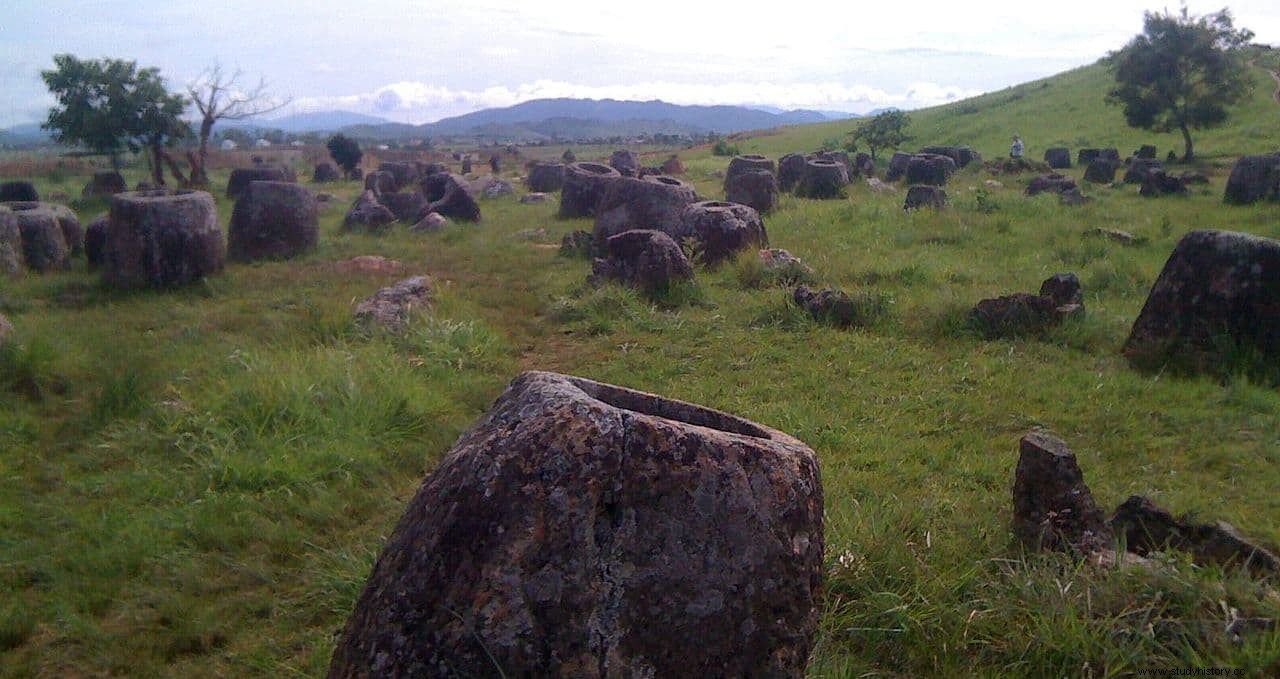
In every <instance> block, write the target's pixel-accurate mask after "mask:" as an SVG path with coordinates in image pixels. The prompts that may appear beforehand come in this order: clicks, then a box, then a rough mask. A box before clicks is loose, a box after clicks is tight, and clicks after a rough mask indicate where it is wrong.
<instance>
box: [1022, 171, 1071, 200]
mask: <svg viewBox="0 0 1280 679" xmlns="http://www.w3.org/2000/svg"><path fill="white" fill-rule="evenodd" d="M1079 189H1080V187H1078V186H1076V180H1074V179H1072V178H1071V177H1068V176H1066V175H1064V174H1058V173H1056V172H1052V173H1049V174H1042V175H1039V176H1037V177H1034V178H1033V179H1032V180H1031V181H1030V182H1028V183H1027V190H1026V195H1028V196H1036V195H1039V194H1041V193H1057V194H1063V193H1066V192H1068V191H1078V190H1079Z"/></svg>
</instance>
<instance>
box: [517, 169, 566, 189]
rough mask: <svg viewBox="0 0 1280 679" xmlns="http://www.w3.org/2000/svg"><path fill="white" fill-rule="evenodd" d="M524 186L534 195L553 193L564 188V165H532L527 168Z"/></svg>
mask: <svg viewBox="0 0 1280 679" xmlns="http://www.w3.org/2000/svg"><path fill="white" fill-rule="evenodd" d="M525 185H526V186H528V187H529V190H530V191H533V192H535V193H555V192H556V191H559V190H560V187H562V186H564V165H563V164H561V163H534V164H533V166H531V167H530V168H529V176H528V177H527V178H526V179H525Z"/></svg>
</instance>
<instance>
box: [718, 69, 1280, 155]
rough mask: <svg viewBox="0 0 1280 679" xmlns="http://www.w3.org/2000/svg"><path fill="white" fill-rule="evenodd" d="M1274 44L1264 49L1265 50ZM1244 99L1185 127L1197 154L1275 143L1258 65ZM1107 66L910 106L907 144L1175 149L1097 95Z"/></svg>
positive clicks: (802, 135)
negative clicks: (1017, 141) (1200, 124)
mask: <svg viewBox="0 0 1280 679" xmlns="http://www.w3.org/2000/svg"><path fill="white" fill-rule="evenodd" d="M1273 55H1274V50H1273V51H1272V53H1271V55H1268V56H1273ZM1253 70H1254V81H1255V82H1256V86H1255V87H1254V90H1253V94H1252V96H1251V97H1250V98H1249V99H1248V101H1246V102H1244V103H1243V104H1241V105H1239V106H1237V107H1236V108H1235V109H1233V110H1232V111H1231V117H1230V119H1229V120H1228V121H1227V124H1226V125H1225V126H1224V127H1221V128H1218V129H1214V130H1199V131H1193V132H1192V138H1193V139H1194V141H1195V144H1196V154H1197V155H1199V156H1202V157H1204V158H1209V159H1212V158H1221V157H1234V156H1239V155H1242V154H1247V153H1255V152H1258V151H1263V150H1265V151H1274V150H1275V149H1276V148H1277V147H1278V146H1280V132H1278V130H1280V105H1277V103H1276V101H1275V99H1274V93H1275V90H1276V84H1275V82H1274V81H1273V80H1272V79H1271V76H1270V75H1268V73H1267V71H1266V70H1264V69H1263V68H1261V67H1255V68H1254V69H1253ZM1113 82H1114V81H1113V79H1112V76H1111V73H1110V71H1109V70H1108V69H1107V67H1106V66H1105V65H1103V64H1102V63H1101V62H1099V63H1094V64H1091V65H1089V66H1083V67H1081V68H1077V69H1074V70H1071V71H1067V72H1065V73H1060V74H1058V75H1055V76H1051V77H1048V78H1044V79H1042V80H1035V81H1032V82H1029V83H1024V84H1021V85H1016V86H1014V87H1008V88H1005V89H1003V90H999V91H996V92H991V93H988V94H984V95H981V96H978V97H973V98H971V99H965V100H962V101H957V102H954V103H950V104H946V105H943V106H935V107H933V108H927V109H921V110H918V111H912V112H911V120H912V124H911V130H910V132H911V134H912V135H913V136H914V137H915V138H914V140H913V141H912V142H910V144H908V148H909V149H915V148H917V147H919V146H926V145H931V144H968V145H970V146H972V147H974V148H976V149H977V150H979V151H980V152H981V153H982V155H983V157H984V158H992V157H996V156H1002V155H1005V154H1006V153H1008V150H1009V142H1010V138H1011V137H1012V136H1013V135H1015V134H1017V135H1021V136H1022V139H1023V140H1024V141H1025V142H1026V145H1027V156H1028V157H1030V158H1035V159H1039V158H1040V157H1041V156H1042V155H1043V153H1044V150H1045V149H1046V148H1049V147H1052V146H1067V147H1070V148H1071V149H1072V151H1073V153H1074V151H1075V150H1076V149H1078V148H1081V147H1090V146H1097V147H1112V146H1114V147H1116V148H1118V149H1120V152H1121V154H1128V153H1129V152H1131V151H1132V150H1133V149H1136V148H1138V147H1139V146H1141V145H1142V144H1155V145H1156V146H1157V147H1159V149H1160V156H1161V157H1163V156H1164V155H1165V154H1166V153H1168V151H1169V150H1170V149H1173V150H1176V151H1177V152H1178V153H1179V154H1181V152H1182V138H1181V135H1180V134H1179V133H1177V132H1173V133H1167V134H1157V133H1155V132H1148V131H1146V130H1139V129H1134V128H1131V127H1129V126H1128V125H1126V124H1125V122H1124V115H1123V114H1122V113H1121V109H1120V107H1118V106H1110V105H1108V104H1107V103H1106V102H1105V101H1104V97H1105V96H1106V92H1107V90H1108V89H1109V88H1110V87H1111V86H1112V84H1113ZM856 126H857V122H856V121H848V120H844V121H836V122H830V123H821V124H817V125H804V126H795V127H787V128H782V129H781V130H780V131H779V132H778V133H777V134H770V135H766V136H759V137H754V138H751V139H749V140H746V141H744V142H742V143H741V144H740V147H741V148H742V150H743V152H744V153H763V154H765V155H775V156H776V155H780V154H783V153H789V152H792V151H808V150H812V149H815V148H818V147H819V146H820V145H821V144H822V142H823V141H824V140H827V139H831V138H835V137H839V138H840V139H841V140H842V141H843V140H844V139H845V135H847V134H848V133H849V131H850V130H853V129H854V128H855V127H856Z"/></svg>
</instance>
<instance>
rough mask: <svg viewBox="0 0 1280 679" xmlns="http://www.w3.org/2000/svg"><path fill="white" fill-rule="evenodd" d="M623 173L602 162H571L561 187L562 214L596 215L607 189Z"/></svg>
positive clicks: (577, 215) (569, 216) (565, 171)
mask: <svg viewBox="0 0 1280 679" xmlns="http://www.w3.org/2000/svg"><path fill="white" fill-rule="evenodd" d="M621 176H622V175H621V174H619V173H618V171H617V170H615V169H613V168H612V167H609V166H608V165H602V164H600V163H570V164H569V165H567V166H565V170H564V184H563V185H562V186H561V189H560V216H561V217H564V218H574V217H594V216H595V215H596V208H597V207H598V206H599V205H600V199H601V198H603V197H604V193H605V189H607V188H608V186H609V184H610V183H612V182H613V181H614V180H616V179H618V178H620V177H621Z"/></svg>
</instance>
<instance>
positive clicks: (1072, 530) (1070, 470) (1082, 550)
mask: <svg viewBox="0 0 1280 679" xmlns="http://www.w3.org/2000/svg"><path fill="white" fill-rule="evenodd" d="M1013 533H1014V535H1016V536H1018V538H1019V539H1020V540H1022V541H1023V543H1024V544H1026V545H1027V546H1028V547H1030V548H1031V549H1037V550H1039V549H1044V550H1054V551H1069V552H1073V553H1076V554H1082V555H1083V554H1090V553H1094V552H1099V551H1103V550H1108V549H1110V548H1111V543H1112V541H1113V536H1112V533H1111V526H1110V525H1109V524H1108V523H1107V520H1106V517H1105V516H1104V515H1103V513H1102V510H1100V509H1098V505H1097V504H1095V503H1094V501H1093V494H1092V493H1091V492H1090V491H1089V486H1088V485H1086V484H1085V482H1084V473H1083V472H1081V471H1080V465H1079V464H1078V463H1077V462H1076V456H1075V454H1073V453H1072V452H1071V450H1070V449H1069V448H1067V444H1066V443H1064V442H1063V441H1062V440H1061V439H1059V438H1057V437H1054V436H1051V435H1049V434H1046V433H1043V432H1032V433H1030V434H1027V435H1026V436H1023V437H1022V440H1021V441H1020V442H1019V444H1018V467H1017V471H1016V472H1015V476H1014V481H1013Z"/></svg>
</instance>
